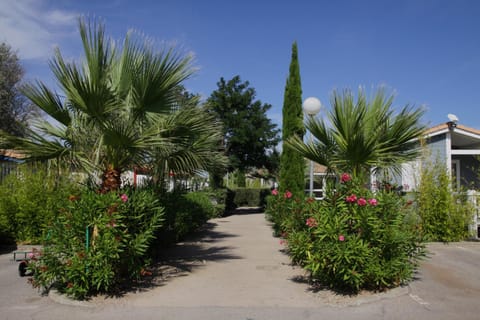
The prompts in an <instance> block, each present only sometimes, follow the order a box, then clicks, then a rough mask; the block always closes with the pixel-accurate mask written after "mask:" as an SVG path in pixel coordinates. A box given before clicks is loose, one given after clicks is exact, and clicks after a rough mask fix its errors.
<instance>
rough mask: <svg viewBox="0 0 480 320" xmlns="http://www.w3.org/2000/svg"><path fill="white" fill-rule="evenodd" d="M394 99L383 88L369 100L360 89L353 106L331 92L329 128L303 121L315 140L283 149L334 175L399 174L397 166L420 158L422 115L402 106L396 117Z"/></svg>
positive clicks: (350, 99)
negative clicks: (322, 167)
mask: <svg viewBox="0 0 480 320" xmlns="http://www.w3.org/2000/svg"><path fill="white" fill-rule="evenodd" d="M393 100H394V96H393V95H388V94H386V92H385V90H383V89H380V90H378V91H377V92H376V93H375V94H374V95H373V98H372V99H370V100H369V99H368V98H367V96H366V94H365V92H364V91H363V90H360V91H359V93H358V97H357V100H356V101H355V97H354V94H353V93H352V92H351V91H349V90H345V91H344V92H342V93H339V92H336V91H335V92H334V93H333V97H332V109H331V111H330V112H329V114H328V120H329V121H328V122H329V125H327V123H326V122H325V121H324V120H323V119H318V118H309V119H308V120H307V124H306V128H307V129H308V130H309V131H310V132H311V133H312V135H313V136H314V137H315V139H314V141H313V142H308V143H304V141H303V139H301V137H300V136H294V137H291V138H290V139H288V140H287V141H286V142H285V144H286V145H287V146H289V147H290V148H292V149H293V150H295V151H296V152H298V153H299V154H300V155H301V156H302V157H305V158H307V159H310V160H313V161H315V162H317V163H319V164H322V165H324V166H326V167H327V168H329V169H330V170H332V171H334V172H337V173H338V172H342V171H344V172H350V173H352V174H353V175H355V176H357V177H359V178H361V179H365V180H366V179H368V177H369V174H370V171H371V170H372V169H374V170H377V171H379V170H382V171H393V172H398V171H399V170H400V168H401V164H402V163H404V162H406V161H410V160H414V159H416V158H417V157H419V156H420V155H421V149H420V144H419V143H418V138H420V137H421V135H422V134H423V132H424V130H425V126H424V125H422V124H421V122H420V121H421V117H422V115H423V114H424V111H423V110H422V109H414V108H412V107H410V106H408V105H407V106H405V107H403V108H402V109H401V110H400V111H399V112H398V113H395V110H394V108H393V106H392V105H393Z"/></svg>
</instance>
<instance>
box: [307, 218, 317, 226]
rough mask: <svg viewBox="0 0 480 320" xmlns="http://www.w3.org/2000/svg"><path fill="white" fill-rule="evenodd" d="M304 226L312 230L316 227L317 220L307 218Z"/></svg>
mask: <svg viewBox="0 0 480 320" xmlns="http://www.w3.org/2000/svg"><path fill="white" fill-rule="evenodd" d="M305 224H306V225H307V226H309V227H310V228H314V227H316V226H318V222H317V220H315V218H308V219H307V221H306V222H305Z"/></svg>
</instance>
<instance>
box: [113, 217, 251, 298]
mask: <svg viewBox="0 0 480 320" xmlns="http://www.w3.org/2000/svg"><path fill="white" fill-rule="evenodd" d="M217 226H218V224H217V223H215V222H208V223H207V224H206V225H205V226H204V227H202V228H201V230H199V231H198V232H196V233H195V234H194V235H191V236H190V237H189V238H187V239H185V240H184V241H183V242H179V243H176V244H174V245H172V246H170V247H168V248H158V250H157V251H155V252H153V254H154V256H153V263H152V264H151V267H150V268H148V269H146V270H144V272H143V276H142V278H141V280H139V281H136V282H133V283H129V284H128V285H125V286H122V287H121V288H119V290H117V291H116V292H115V294H113V295H111V296H109V297H122V296H124V295H125V294H127V293H131V292H144V291H149V290H151V289H153V288H156V287H160V286H165V285H167V284H168V282H169V281H172V280H173V279H175V278H178V277H185V276H188V275H189V274H191V273H192V272H195V271H196V270H198V269H201V268H205V267H206V266H208V263H210V262H219V261H226V260H232V259H242V257H241V256H238V255H235V254H233V253H232V250H233V249H234V248H233V247H230V246H218V245H215V243H216V242H218V241H220V240H222V239H225V238H231V237H237V235H235V234H231V233H225V232H220V231H217V230H216V227H217Z"/></svg>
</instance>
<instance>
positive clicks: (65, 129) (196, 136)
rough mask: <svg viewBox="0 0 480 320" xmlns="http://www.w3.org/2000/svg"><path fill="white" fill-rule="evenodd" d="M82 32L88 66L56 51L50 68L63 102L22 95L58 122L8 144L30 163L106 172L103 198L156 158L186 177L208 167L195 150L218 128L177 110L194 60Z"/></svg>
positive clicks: (34, 89)
mask: <svg viewBox="0 0 480 320" xmlns="http://www.w3.org/2000/svg"><path fill="white" fill-rule="evenodd" d="M79 29H80V36H81V39H82V43H83V49H84V55H85V58H84V61H83V62H82V63H75V62H68V61H65V59H64V58H63V57H62V55H61V53H60V50H59V49H57V50H56V52H55V56H54V58H53V59H52V61H51V63H50V67H51V69H52V71H53V73H54V75H55V77H56V79H57V81H58V85H59V87H60V88H61V91H62V95H59V94H57V93H56V92H54V91H52V90H50V89H49V88H48V87H47V86H46V85H45V84H43V83H42V82H37V83H34V84H29V85H26V86H25V88H24V93H25V95H26V96H27V97H28V98H29V99H30V100H31V101H32V102H33V103H34V104H35V105H37V106H38V107H39V108H40V109H41V110H43V111H44V112H45V113H47V114H48V115H49V116H50V117H51V118H53V119H55V120H56V123H55V124H52V123H50V122H48V121H46V120H45V119H44V118H40V119H38V121H37V123H36V125H35V128H34V129H33V130H28V131H27V136H26V137H25V138H16V139H15V138H14V137H9V138H8V140H9V141H10V142H12V143H13V144H14V145H15V146H16V148H18V149H21V150H22V151H23V152H25V153H26V155H27V156H28V159H29V160H39V159H40V160H41V159H59V160H60V161H62V162H66V163H69V164H71V165H72V166H76V167H77V168H78V169H84V170H86V171H87V172H90V173H96V172H97V173H100V179H101V186H100V191H101V192H108V191H112V190H117V189H118V188H119V187H120V185H121V180H120V178H121V173H122V171H124V170H126V169H129V168H132V166H134V165H135V166H140V167H143V166H146V165H152V159H157V160H158V161H161V160H165V158H162V157H158V154H161V155H163V156H168V155H173V154H175V155H176V157H175V161H173V160H172V161H170V163H169V164H168V166H169V167H170V168H172V167H173V168H174V169H175V170H177V171H180V172H191V171H194V170H198V169H200V168H202V167H208V163H209V161H210V160H209V159H211V158H212V157H213V156H214V154H213V153H208V155H206V154H205V153H203V154H201V153H195V152H194V150H195V148H197V147H198V148H200V145H202V148H208V147H207V145H208V144H209V143H216V142H217V141H218V137H220V136H221V131H220V130H219V126H218V125H217V124H216V122H215V121H214V119H213V117H208V115H205V113H201V112H200V113H198V112H197V110H193V108H181V110H182V111H181V112H180V111H179V108H178V92H179V85H180V84H181V83H182V82H183V81H184V80H185V79H187V78H188V77H189V76H190V75H191V74H192V68H191V59H190V57H188V56H182V55H181V54H180V53H178V52H176V51H175V50H174V49H165V50H162V51H160V52H156V51H154V50H153V48H152V47H151V46H150V45H149V44H148V41H142V40H137V41H136V40H135V39H134V38H133V35H132V34H130V33H129V34H127V36H126V38H125V41H124V42H123V45H118V46H114V45H113V41H111V40H110V39H108V38H107V37H106V36H105V33H104V27H103V25H100V24H98V23H96V22H85V21H84V20H80V21H79ZM212 141H213V142H212Z"/></svg>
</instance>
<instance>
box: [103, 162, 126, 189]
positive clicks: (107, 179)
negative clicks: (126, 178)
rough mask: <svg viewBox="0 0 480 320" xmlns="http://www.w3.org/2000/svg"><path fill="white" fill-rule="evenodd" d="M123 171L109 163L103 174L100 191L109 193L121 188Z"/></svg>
mask: <svg viewBox="0 0 480 320" xmlns="http://www.w3.org/2000/svg"><path fill="white" fill-rule="evenodd" d="M120 177H121V171H120V170H119V169H117V168H114V167H113V166H112V165H109V166H108V167H107V169H106V170H105V171H104V173H103V175H102V186H101V188H100V193H107V192H111V191H116V190H118V189H120V186H121V184H122V180H121V179H120Z"/></svg>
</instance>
